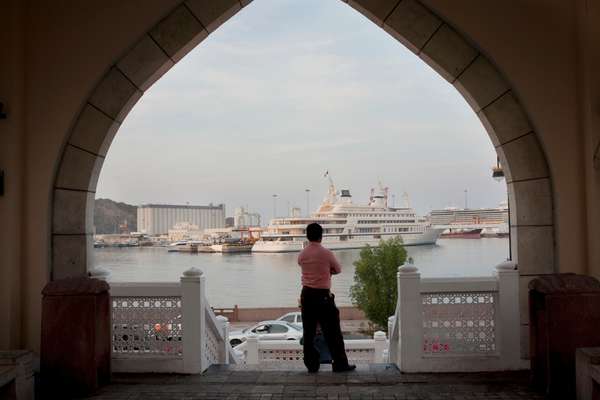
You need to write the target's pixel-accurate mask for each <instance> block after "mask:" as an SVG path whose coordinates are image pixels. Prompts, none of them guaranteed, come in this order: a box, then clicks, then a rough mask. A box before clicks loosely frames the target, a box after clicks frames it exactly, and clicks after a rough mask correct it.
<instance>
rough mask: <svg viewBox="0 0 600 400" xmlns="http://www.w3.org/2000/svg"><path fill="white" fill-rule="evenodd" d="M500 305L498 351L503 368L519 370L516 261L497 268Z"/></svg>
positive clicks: (517, 272) (519, 349) (517, 277)
mask: <svg viewBox="0 0 600 400" xmlns="http://www.w3.org/2000/svg"><path fill="white" fill-rule="evenodd" d="M496 279H498V304H497V308H496V310H497V313H498V314H497V315H496V332H497V346H498V347H497V351H499V352H500V357H501V359H502V365H503V368H506V369H518V368H519V366H520V364H521V337H520V336H521V335H520V317H519V270H518V269H517V264H516V263H515V262H514V261H505V262H503V263H500V264H498V265H497V266H496Z"/></svg>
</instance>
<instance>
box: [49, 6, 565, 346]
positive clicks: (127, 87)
mask: <svg viewBox="0 0 600 400" xmlns="http://www.w3.org/2000/svg"><path fill="white" fill-rule="evenodd" d="M249 3H250V1H249V0H241V1H237V0H220V1H218V2H217V1H209V0H188V1H181V3H180V4H179V5H178V6H177V7H175V8H174V9H173V10H172V11H171V13H170V14H169V15H167V16H166V17H165V18H164V19H163V20H161V21H160V22H158V23H157V24H156V25H155V26H154V27H153V28H152V29H151V30H150V31H148V32H147V33H146V34H145V35H144V36H143V37H142V38H140V39H139V40H138V42H137V43H135V44H133V46H132V47H131V48H130V49H129V50H128V51H127V52H126V53H125V54H124V55H123V56H122V57H121V58H120V59H119V60H117V61H116V62H115V63H114V64H113V65H112V66H110V68H109V69H108V70H107V72H106V74H105V75H104V77H102V78H101V80H100V82H99V83H98V84H97V85H96V87H95V89H94V90H93V92H92V94H91V95H90V96H89V98H88V99H87V102H86V103H85V105H84V106H83V107H82V109H81V111H80V114H79V116H78V117H77V119H76V121H75V123H74V125H73V128H72V129H71V132H70V134H69V136H68V141H67V143H66V144H65V146H64V149H63V153H62V159H61V161H60V164H59V167H58V170H57V172H56V178H55V183H54V189H53V196H52V199H53V201H52V207H53V209H52V258H51V279H58V278H62V277H66V276H72V275H83V274H86V272H87V269H88V265H89V264H90V254H91V251H92V233H93V221H92V216H93V204H94V195H95V189H96V183H97V180H98V177H99V174H100V170H101V167H102V163H103V161H104V158H105V156H106V153H107V151H108V148H109V146H110V143H111V141H112V139H113V137H114V135H115V133H116V132H117V130H118V129H119V126H120V124H121V123H122V122H123V120H124V118H125V117H126V115H127V114H128V113H129V111H130V110H131V108H132V107H133V106H134V105H135V103H136V102H137V101H138V100H139V99H140V97H141V96H142V95H143V92H144V91H145V90H147V89H148V88H149V87H150V86H151V85H152V84H153V83H154V82H155V81H156V80H158V79H159V78H160V77H161V76H162V75H163V74H164V73H165V72H167V71H168V70H169V69H170V68H171V67H172V66H173V65H174V64H175V63H177V62H178V61H179V60H181V59H182V58H183V57H184V56H185V55H186V54H187V53H188V52H189V51H190V50H192V49H193V48H194V47H195V46H196V45H198V44H199V43H200V42H201V41H202V40H203V39H204V38H206V37H207V36H208V35H209V34H210V33H211V32H213V31H214V30H215V29H217V28H218V27H219V26H220V25H221V24H222V23H224V22H225V21H226V20H227V19H229V18H230V17H231V16H233V15H235V14H236V13H237V12H238V11H240V10H241V9H242V8H243V7H244V6H246V5H247V4H249ZM348 3H349V5H350V6H352V7H354V8H355V9H357V10H358V11H359V12H360V13H362V14H363V15H364V16H366V17H367V18H369V19H370V20H372V21H373V22H374V23H375V24H377V25H378V26H380V27H382V28H383V29H384V30H385V31H386V32H388V33H389V34H390V35H392V36H393V37H395V38H396V39H397V40H399V41H400V42H401V43H403V44H404V45H405V46H406V47H408V48H409V49H410V50H411V51H412V52H413V53H415V54H416V55H417V56H418V57H420V58H421V59H423V60H424V61H425V62H426V63H427V64H428V65H429V66H431V67H432V68H433V69H434V70H435V71H437V72H438V73H439V74H440V75H442V76H443V77H444V78H445V79H446V80H447V81H448V82H450V83H451V84H452V85H454V87H455V88H456V89H457V90H458V91H459V92H460V93H461V94H462V95H463V96H464V97H465V99H466V100H467V102H468V103H469V105H470V106H471V107H472V108H473V110H474V111H475V112H476V113H477V115H478V116H479V118H480V119H481V121H482V123H483V124H484V126H485V128H486V130H487V132H488V133H489V135H490V138H491V140H492V143H493V144H494V146H495V148H496V151H497V152H498V155H499V157H500V159H501V161H502V163H503V165H504V166H505V171H506V178H507V184H508V191H509V202H510V205H511V228H510V229H511V234H512V237H513V246H512V255H513V259H515V260H517V262H518V264H519V269H520V274H521V326H522V337H526V336H525V335H527V328H528V327H527V321H528V309H527V299H526V287H527V283H528V282H529V281H530V280H531V279H532V278H534V277H535V276H538V275H542V274H548V273H553V272H554V271H555V245H554V215H553V205H552V204H553V201H552V181H551V177H550V172H549V168H548V165H547V162H546V157H545V155H544V152H543V150H542V148H541V145H540V143H539V141H538V138H537V135H536V133H535V131H534V129H533V127H532V126H531V123H530V122H529V119H528V117H527V113H526V112H525V110H524V109H523V107H522V106H521V105H520V104H519V101H518V97H517V95H516V94H515V93H514V91H513V90H512V88H511V87H510V85H509V84H508V83H507V81H506V80H505V79H504V78H503V76H502V74H501V73H500V72H499V71H498V70H497V69H496V68H495V66H494V65H493V63H492V62H491V61H490V60H489V59H488V58H487V57H486V56H485V55H484V54H482V53H481V52H480V51H479V50H478V49H477V48H476V47H475V46H474V45H472V44H471V43H470V42H469V41H468V39H466V38H465V37H463V35H461V34H460V33H458V32H457V31H456V30H454V29H453V28H452V27H451V26H450V25H449V24H448V23H446V22H445V21H443V20H442V19H441V18H440V17H439V16H437V15H436V14H434V13H433V12H432V11H431V10H429V9H428V8H427V7H425V6H424V5H423V4H421V3H420V2H419V1H418V0H349V1H348ZM527 343H528V342H527V341H526V340H522V348H523V351H524V354H526V353H527Z"/></svg>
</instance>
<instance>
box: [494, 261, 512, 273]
mask: <svg viewBox="0 0 600 400" xmlns="http://www.w3.org/2000/svg"><path fill="white" fill-rule="evenodd" d="M515 270H517V263H516V262H514V261H512V260H506V261H503V262H501V263H500V264H498V265H496V271H515Z"/></svg>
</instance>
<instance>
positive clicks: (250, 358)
mask: <svg viewBox="0 0 600 400" xmlns="http://www.w3.org/2000/svg"><path fill="white" fill-rule="evenodd" d="M259 361H260V360H259V357H258V336H257V335H255V334H254V333H251V334H250V335H248V337H247V338H246V364H249V365H253V364H258V363H259Z"/></svg>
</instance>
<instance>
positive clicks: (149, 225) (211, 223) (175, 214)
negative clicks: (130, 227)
mask: <svg viewBox="0 0 600 400" xmlns="http://www.w3.org/2000/svg"><path fill="white" fill-rule="evenodd" d="M137 218H138V231H140V232H144V233H146V234H148V235H161V234H168V232H169V229H172V228H173V227H174V226H175V224H177V223H180V222H187V223H189V224H193V225H196V226H197V227H198V229H199V230H203V229H207V228H224V227H225V205H224V204H219V205H216V206H215V205H212V204H209V205H207V206H190V205H185V206H182V205H171V204H144V205H141V206H139V207H138V210H137Z"/></svg>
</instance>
